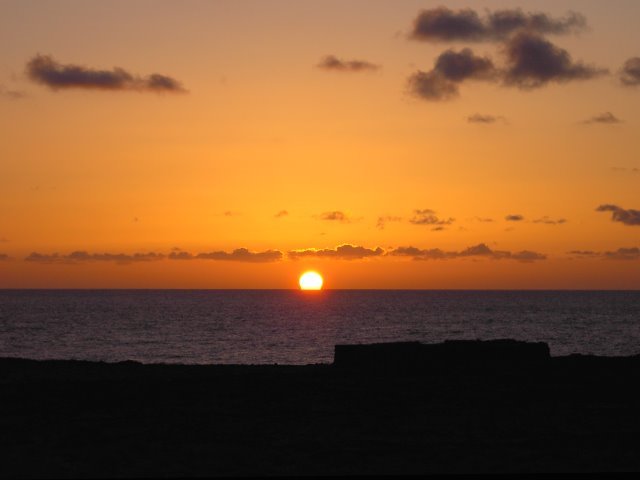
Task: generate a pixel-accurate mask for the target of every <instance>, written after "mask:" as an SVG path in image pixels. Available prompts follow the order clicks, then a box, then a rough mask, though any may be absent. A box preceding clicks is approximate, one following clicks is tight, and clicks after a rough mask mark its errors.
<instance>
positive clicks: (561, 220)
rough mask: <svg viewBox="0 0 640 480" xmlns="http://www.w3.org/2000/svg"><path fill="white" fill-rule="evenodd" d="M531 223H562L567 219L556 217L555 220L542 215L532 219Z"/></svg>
mask: <svg viewBox="0 0 640 480" xmlns="http://www.w3.org/2000/svg"><path fill="white" fill-rule="evenodd" d="M533 223H543V224H545V225H564V224H565V223H567V219H566V218H558V219H557V220H554V219H552V218H549V217H548V216H546V215H545V216H544V217H542V218H537V219H535V220H534V221H533Z"/></svg>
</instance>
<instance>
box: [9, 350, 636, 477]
mask: <svg viewBox="0 0 640 480" xmlns="http://www.w3.org/2000/svg"><path fill="white" fill-rule="evenodd" d="M442 345H445V344H440V346H437V345H433V346H426V348H425V346H417V345H416V344H395V345H391V346H388V345H387V346H371V347H364V350H363V347H357V346H354V347H342V348H343V349H346V350H344V351H343V353H345V352H346V353H347V356H346V357H345V356H344V355H343V357H342V360H340V358H339V356H338V357H336V360H337V361H336V362H335V363H334V364H320V365H307V366H284V365H283V366H275V365H254V366H250V365H200V366H196V365H188V366H185V365H162V364H156V365H143V364H140V363H136V362H120V363H112V364H108V363H94V362H82V361H64V360H52V361H36V360H23V359H12V358H3V359H0V399H1V400H0V439H1V440H0V441H1V444H0V448H1V451H2V452H3V454H2V457H3V458H2V461H1V462H0V476H3V477H8V476H19V477H80V476H90V477H150V476H163V477H167V476H169V477H185V476H187V477H195V476H215V475H267V474H269V475H271V474H276V475H293V474H328V475H332V474H342V473H344V474H383V473H389V474H393V473H396V474H397V473H408V474H423V473H488V472H491V473H538V472H602V471H626V472H629V471H640V454H639V453H638V452H640V408H638V407H639V406H640V356H633V357H595V356H583V355H573V356H567V357H549V356H548V348H547V355H546V356H545V355H544V351H543V350H544V349H543V348H542V347H540V345H544V344H523V343H521V342H510V343H503V344H496V343H495V342H466V343H465V342H453V343H452V344H450V345H449V346H448V347H446V348H444V347H442ZM532 345H538V346H537V347H532ZM497 347H499V348H497ZM338 348H340V347H338ZM496 348H497V349H496ZM505 348H506V349H507V350H505ZM523 349H524V350H523ZM525 350H526V351H525ZM412 352H413V353H412ZM523 352H525V353H523ZM349 355H351V357H349ZM363 359H365V360H364V361H363Z"/></svg>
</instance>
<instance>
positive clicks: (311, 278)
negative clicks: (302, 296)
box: [299, 272, 322, 290]
mask: <svg viewBox="0 0 640 480" xmlns="http://www.w3.org/2000/svg"><path fill="white" fill-rule="evenodd" d="M299 283H300V289H301V290H322V276H321V275H320V274H319V273H318V272H305V273H303V274H302V275H300V280H299Z"/></svg>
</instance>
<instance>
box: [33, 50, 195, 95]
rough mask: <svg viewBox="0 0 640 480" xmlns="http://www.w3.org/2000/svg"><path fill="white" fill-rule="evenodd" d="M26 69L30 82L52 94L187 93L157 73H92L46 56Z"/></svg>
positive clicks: (173, 80) (37, 58) (108, 71)
mask: <svg viewBox="0 0 640 480" xmlns="http://www.w3.org/2000/svg"><path fill="white" fill-rule="evenodd" d="M26 69H27V75H28V76H29V78H30V79H31V80H33V81H34V82H36V83H40V84H42V85H46V86H47V87H49V88H50V89H52V90H61V89H70V88H79V89H91V90H108V91H122V90H134V91H139V92H157V93H164V92H167V93H184V92H186V90H185V89H184V87H183V86H182V84H181V83H180V82H178V81H177V80H175V79H173V78H171V77H168V76H166V75H161V74H159V73H152V74H150V75H147V76H145V77H140V76H137V75H132V74H131V73H129V72H127V71H126V70H124V69H122V68H118V67H115V68H113V69H112V70H95V69H92V68H87V67H84V66H81V65H73V64H67V65H63V64H61V63H58V62H57V61H56V60H54V59H53V57H51V56H48V55H36V56H35V57H33V58H32V59H31V60H29V62H28V63H27V67H26Z"/></svg>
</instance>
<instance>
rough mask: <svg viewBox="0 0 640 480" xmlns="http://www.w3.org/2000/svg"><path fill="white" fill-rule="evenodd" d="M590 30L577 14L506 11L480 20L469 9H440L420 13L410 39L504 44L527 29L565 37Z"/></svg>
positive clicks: (487, 15)
mask: <svg viewBox="0 0 640 480" xmlns="http://www.w3.org/2000/svg"><path fill="white" fill-rule="evenodd" d="M586 27H587V22H586V19H585V18H584V16H583V15H581V14H579V13H576V12H569V13H568V14H567V15H565V16H564V17H561V18H554V17H551V16H549V15H547V14H545V13H540V12H533V13H532V12H523V11H522V10H520V9H510V10H507V9H505V10H497V11H495V12H487V13H486V14H485V15H484V17H480V15H478V13H476V12H475V11H474V10H472V9H469V8H465V9H460V10H451V9H449V8H447V7H436V8H432V9H428V10H422V11H421V12H420V13H419V14H418V16H417V17H416V18H415V20H414V22H413V28H412V30H411V33H410V35H409V37H410V38H412V39H414V40H422V41H428V42H453V41H466V42H482V41H500V40H503V39H504V38H506V37H508V36H510V35H511V34H513V33H514V32H516V31H518V30H523V29H524V30H527V31H530V32H536V33H540V34H555V35H563V34H569V33H576V32H579V31H582V30H584V29H586Z"/></svg>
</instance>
